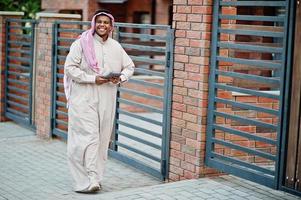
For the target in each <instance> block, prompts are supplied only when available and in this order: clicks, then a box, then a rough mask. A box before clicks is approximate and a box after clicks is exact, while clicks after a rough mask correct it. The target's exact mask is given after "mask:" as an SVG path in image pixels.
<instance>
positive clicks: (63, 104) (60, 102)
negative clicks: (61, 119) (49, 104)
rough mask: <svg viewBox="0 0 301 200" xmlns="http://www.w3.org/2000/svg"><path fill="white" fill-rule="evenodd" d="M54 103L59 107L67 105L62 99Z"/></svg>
mask: <svg viewBox="0 0 301 200" xmlns="http://www.w3.org/2000/svg"><path fill="white" fill-rule="evenodd" d="M56 105H58V106H61V107H67V104H66V103H65V102H62V101H56Z"/></svg>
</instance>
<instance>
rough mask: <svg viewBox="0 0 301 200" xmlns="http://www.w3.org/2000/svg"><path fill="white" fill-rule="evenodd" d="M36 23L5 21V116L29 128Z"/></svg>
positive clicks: (22, 20)
mask: <svg viewBox="0 0 301 200" xmlns="http://www.w3.org/2000/svg"><path fill="white" fill-rule="evenodd" d="M35 24H36V21H35V20H28V19H26V20H25V19H8V20H7V21H6V33H7V34H6V49H5V53H6V62H5V63H6V64H5V66H6V70H5V77H6V78H5V85H6V90H5V116H6V117H7V118H9V119H12V120H14V121H17V122H20V123H23V124H26V125H29V126H32V108H33V107H32V99H33V98H32V94H33V91H32V81H33V80H32V77H33V60H34V59H33V54H34V53H33V52H34V34H35Z"/></svg>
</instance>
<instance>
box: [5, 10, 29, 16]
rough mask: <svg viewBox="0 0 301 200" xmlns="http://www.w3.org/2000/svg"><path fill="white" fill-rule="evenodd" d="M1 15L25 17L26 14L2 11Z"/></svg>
mask: <svg viewBox="0 0 301 200" xmlns="http://www.w3.org/2000/svg"><path fill="white" fill-rule="evenodd" d="M1 15H8V16H23V15H24V12H15V11H0V16H1Z"/></svg>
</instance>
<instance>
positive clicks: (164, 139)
mask: <svg viewBox="0 0 301 200" xmlns="http://www.w3.org/2000/svg"><path fill="white" fill-rule="evenodd" d="M88 25H89V24H88V23H86V22H66V21H57V22H55V24H54V41H53V48H54V59H53V66H54V67H53V69H54V71H53V74H54V80H53V86H54V87H53V109H52V120H53V122H52V126H53V129H52V132H53V134H54V135H58V136H61V137H64V138H67V125H68V124H67V123H68V122H67V110H66V108H65V107H66V100H65V96H64V91H63V68H64V66H63V65H64V60H65V58H66V55H67V53H68V51H69V46H70V44H71V42H73V41H74V38H76V37H77V36H78V34H79V33H81V32H82V31H83V29H86V28H88ZM173 35H174V33H173V30H172V29H171V28H170V27H169V26H165V25H146V24H128V23H116V24H115V29H114V34H113V37H114V38H115V39H116V40H118V41H119V42H120V44H121V45H122V46H123V48H124V49H125V50H126V51H127V53H128V54H129V55H130V56H131V58H132V59H133V61H134V62H135V65H136V69H135V75H134V76H133V78H132V79H130V81H128V82H127V83H126V84H122V85H121V86H120V87H119V88H118V94H117V108H116V118H115V123H114V124H115V129H114V133H113V134H112V143H111V148H110V151H109V154H110V156H112V157H114V158H117V159H119V160H121V161H123V162H126V163H128V164H129V165H132V166H134V167H136V168H138V169H140V170H143V171H145V172H148V173H150V174H151V175H153V176H155V177H158V178H160V179H165V178H166V176H167V171H168V170H167V167H168V165H167V164H168V150H169V132H170V131H169V129H170V110H171V90H172V78H171V77H172V63H173V61H172V49H173V38H174V37H173Z"/></svg>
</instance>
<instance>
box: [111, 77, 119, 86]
mask: <svg viewBox="0 0 301 200" xmlns="http://www.w3.org/2000/svg"><path fill="white" fill-rule="evenodd" d="M109 80H110V81H111V82H112V83H114V84H118V83H120V82H121V79H120V77H114V78H110V79H109Z"/></svg>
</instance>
